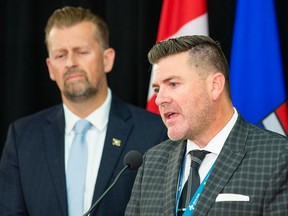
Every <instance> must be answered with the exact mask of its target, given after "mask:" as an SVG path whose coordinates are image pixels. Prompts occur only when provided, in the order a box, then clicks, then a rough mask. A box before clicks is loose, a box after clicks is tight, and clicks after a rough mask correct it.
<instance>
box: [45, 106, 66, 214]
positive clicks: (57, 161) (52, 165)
mask: <svg viewBox="0 0 288 216" xmlns="http://www.w3.org/2000/svg"><path fill="white" fill-rule="evenodd" d="M47 120H48V124H46V125H45V126H43V128H42V131H43V140H44V145H45V151H46V154H47V163H48V167H49V170H50V173H51V176H52V179H53V183H54V185H55V190H56V193H57V198H58V201H59V203H60V206H61V209H62V212H63V215H67V214H68V213H67V203H66V200H67V196H66V180H65V162H64V134H65V131H64V128H65V121H64V112H63V109H62V107H61V106H59V107H57V109H56V110H55V112H53V113H52V114H50V115H49V116H48V117H47Z"/></svg>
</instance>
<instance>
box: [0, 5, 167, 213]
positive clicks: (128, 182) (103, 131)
mask: <svg viewBox="0 0 288 216" xmlns="http://www.w3.org/2000/svg"><path fill="white" fill-rule="evenodd" d="M45 34H46V35H45V39H46V45H47V49H48V53H49V56H48V58H47V60H46V63H47V66H48V69H49V75H50V78H51V79H52V80H53V81H55V82H56V83H57V85H58V87H59V89H60V91H61V96H62V101H63V104H61V105H58V106H55V107H52V108H49V109H47V110H44V111H41V112H39V113H36V114H34V115H31V116H29V117H25V118H22V119H20V120H18V121H16V122H14V123H12V124H11V125H10V127H9V132H8V136H7V140H6V143H5V147H4V150H3V154H2V157H1V163H0V191H1V192H0V215H1V216H5V215H10V216H11V215H29V216H40V215H41V216H68V215H69V213H68V212H69V211H68V209H69V202H68V195H67V163H68V161H69V156H70V149H71V145H72V144H71V143H72V140H73V139H74V135H75V132H74V126H75V124H76V122H77V121H78V120H81V119H86V120H88V121H89V122H90V124H91V127H90V128H89V130H88V131H87V133H86V134H85V136H86V141H87V145H88V155H87V171H86V180H85V182H86V184H85V192H84V194H83V199H84V201H83V203H82V204H83V214H84V213H85V212H86V211H87V210H88V209H89V207H90V206H91V205H92V204H93V203H94V202H95V200H97V199H98V198H99V197H100V196H101V194H102V193H103V192H104V191H105V189H106V188H107V187H108V186H109V185H110V184H111V183H112V182H113V180H114V179H115V176H116V175H117V174H118V173H119V171H120V170H121V169H122V168H123V166H124V165H123V160H124V156H125V155H126V153H127V152H129V151H130V150H137V151H139V152H140V153H142V154H144V152H145V151H146V150H147V149H148V148H150V147H152V146H154V145H155V144H157V143H160V142H161V141H162V140H165V139H166V138H167V135H166V127H165V126H164V124H163V123H162V121H161V119H160V117H159V116H158V115H156V114H152V113H149V112H147V111H145V110H144V109H141V108H137V107H135V106H133V105H130V104H127V103H125V102H123V101H121V100H119V99H117V98H116V97H115V95H113V94H112V92H111V90H110V89H109V87H108V84H107V78H106V74H107V73H109V72H110V71H111V70H112V67H113V63H114V57H115V51H114V50H113V49H112V48H110V47H109V43H108V29H107V26H106V24H105V23H104V21H103V20H102V19H100V18H99V17H98V16H96V15H95V14H93V13H91V12H90V11H89V10H86V9H83V8H75V7H64V8H62V9H58V10H56V11H55V12H54V13H53V14H52V16H51V17H50V18H49V20H48V23H47V26H46V28H45ZM135 175H136V171H129V172H128V171H127V172H125V173H124V174H123V175H122V176H121V177H120V178H119V180H118V182H117V183H116V185H115V187H114V188H113V189H112V190H111V191H110V192H109V193H108V194H107V196H105V197H104V199H103V200H102V201H101V202H100V203H99V205H97V207H96V209H95V211H94V212H93V215H97V216H100V215H103V216H107V215H114V216H121V215H124V210H125V207H126V204H127V202H128V200H129V197H130V194H131V188H132V185H133V182H134V179H135ZM82 204H81V205H82ZM70 215H71V214H70Z"/></svg>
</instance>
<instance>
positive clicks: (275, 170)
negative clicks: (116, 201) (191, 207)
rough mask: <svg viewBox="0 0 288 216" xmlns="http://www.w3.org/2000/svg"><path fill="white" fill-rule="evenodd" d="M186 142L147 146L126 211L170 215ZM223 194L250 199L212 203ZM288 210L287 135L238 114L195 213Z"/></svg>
mask: <svg viewBox="0 0 288 216" xmlns="http://www.w3.org/2000/svg"><path fill="white" fill-rule="evenodd" d="M185 144H186V142H185V141H179V142H175V141H165V142H163V143H161V144H160V145H157V146H155V147H153V148H152V149H150V150H149V151H148V152H147V153H146V155H145V157H144V163H143V165H142V166H141V168H140V169H139V171H138V174H137V177H136V181H135V183H134V187H133V191H132V195H131V199H130V201H129V203H128V206H127V208H126V214H125V215H126V216H140V215H141V216H154V215H155V216H156V215H157V216H160V215H163V216H164V215H165V216H173V215H175V208H176V191H177V184H178V176H179V172H180V166H181V160H182V155H183V151H184V147H185ZM221 193H226V194H241V195H245V196H249V199H250V200H249V201H221V202H215V200H216V198H217V196H218V195H219V194H221ZM206 215H209V216H212V215H213V216H226V215H227V216H244V215H245V216H247V215H248V216H250V215H251V216H256V215H259V216H260V215H263V216H268V215H269V216H278V215H279V216H280V215H281V216H285V215H288V140H287V138H286V137H282V136H281V135H278V134H276V133H273V132H270V131H266V130H263V129H260V128H258V127H255V126H253V125H251V124H249V123H247V122H245V121H244V119H243V118H242V117H241V116H239V117H238V120H237V122H236V124H235V126H234V128H233V129H232V131H231V133H230V135H229V137H228V138H227V140H226V142H225V144H224V146H223V149H222V151H221V153H220V155H219V157H218V159H217V161H216V163H215V166H214V169H213V171H212V173H211V175H210V177H209V179H208V182H207V184H206V186H205V188H204V191H203V193H202V194H201V196H200V198H199V201H198V204H197V206H196V209H195V212H194V215H193V216H206Z"/></svg>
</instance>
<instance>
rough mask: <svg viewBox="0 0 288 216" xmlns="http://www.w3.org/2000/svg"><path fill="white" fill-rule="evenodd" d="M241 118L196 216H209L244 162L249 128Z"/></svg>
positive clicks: (207, 187)
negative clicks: (220, 195) (216, 201)
mask: <svg viewBox="0 0 288 216" xmlns="http://www.w3.org/2000/svg"><path fill="white" fill-rule="evenodd" d="M243 124H245V123H244V122H243V120H242V118H241V117H238V120H237V122H236V124H235V126H234V128H233V129H232V131H231V133H230V135H229V136H228V138H227V140H226V142H225V144H224V146H223V148H222V151H221V153H220V155H219V156H218V158H217V160H216V162H215V165H214V168H213V171H212V173H211V175H210V177H209V179H208V181H207V184H206V185H205V187H204V190H203V192H202V194H201V196H200V198H199V200H198V203H197V206H196V209H195V212H194V215H195V216H196V215H208V212H209V210H210V208H211V207H212V205H213V204H214V202H215V200H216V197H217V196H218V194H219V193H221V191H222V190H223V188H224V187H225V185H226V184H227V182H228V181H229V179H230V178H231V176H232V175H233V173H234V172H235V170H236V169H237V168H238V166H239V165H240V163H241V161H242V160H243V158H244V156H245V154H246V151H245V142H246V137H247V135H248V127H247V126H246V127H245V126H243Z"/></svg>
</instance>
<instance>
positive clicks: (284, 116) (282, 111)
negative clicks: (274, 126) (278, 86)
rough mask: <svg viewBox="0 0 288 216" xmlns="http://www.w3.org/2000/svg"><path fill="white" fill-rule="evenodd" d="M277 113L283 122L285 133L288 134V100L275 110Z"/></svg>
mask: <svg viewBox="0 0 288 216" xmlns="http://www.w3.org/2000/svg"><path fill="white" fill-rule="evenodd" d="M275 113H276V115H277V117H278V119H279V121H280V122H281V125H282V127H283V129H284V130H285V133H286V134H288V105H287V101H286V102H285V103H283V104H282V105H281V106H280V107H278V108H277V109H276V110H275Z"/></svg>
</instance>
